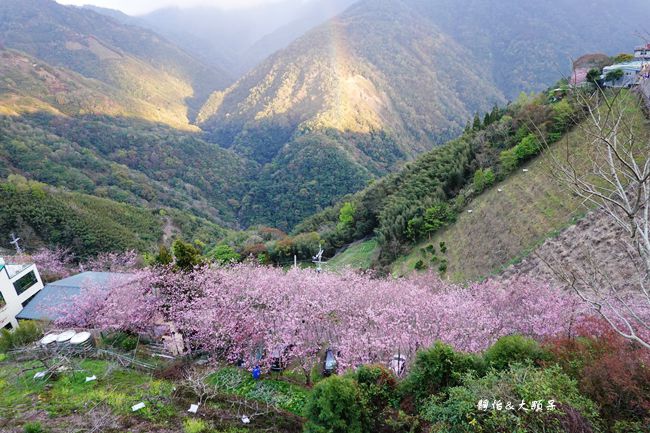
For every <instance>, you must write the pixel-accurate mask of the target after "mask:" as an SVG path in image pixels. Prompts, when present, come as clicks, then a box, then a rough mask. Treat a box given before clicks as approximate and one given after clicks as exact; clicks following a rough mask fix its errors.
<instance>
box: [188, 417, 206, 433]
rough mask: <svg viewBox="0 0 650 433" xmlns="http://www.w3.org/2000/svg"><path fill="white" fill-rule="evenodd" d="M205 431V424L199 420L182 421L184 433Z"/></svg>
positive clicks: (201, 432)
mask: <svg viewBox="0 0 650 433" xmlns="http://www.w3.org/2000/svg"><path fill="white" fill-rule="evenodd" d="M207 429H208V426H207V424H206V423H205V421H203V420H201V419H194V418H188V419H186V420H185V421H183V431H184V432H185V433H203V432H204V431H206V430H207Z"/></svg>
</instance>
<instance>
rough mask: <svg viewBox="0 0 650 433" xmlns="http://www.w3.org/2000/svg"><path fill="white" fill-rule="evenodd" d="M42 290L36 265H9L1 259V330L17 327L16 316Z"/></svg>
mask: <svg viewBox="0 0 650 433" xmlns="http://www.w3.org/2000/svg"><path fill="white" fill-rule="evenodd" d="M42 288H43V281H42V280H41V276H40V274H39V273H38V270H37V269H36V265H33V264H27V265H24V264H23V265H19V264H7V263H5V262H4V260H3V259H2V258H0V328H15V327H17V326H18V321H17V320H16V316H17V315H18V314H19V313H20V312H21V311H22V309H23V307H24V306H25V305H27V302H28V301H29V300H30V299H31V298H32V297H33V296H34V295H36V294H37V293H38V292H40V291H41V289H42Z"/></svg>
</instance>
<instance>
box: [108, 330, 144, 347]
mask: <svg viewBox="0 0 650 433" xmlns="http://www.w3.org/2000/svg"><path fill="white" fill-rule="evenodd" d="M102 342H103V343H104V344H105V345H107V346H111V347H114V348H116V349H120V350H124V351H125V352H131V351H132V350H135V348H136V347H137V346H138V337H137V336H135V335H131V334H127V333H126V332H114V333H112V334H110V335H107V336H105V337H102Z"/></svg>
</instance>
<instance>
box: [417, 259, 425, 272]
mask: <svg viewBox="0 0 650 433" xmlns="http://www.w3.org/2000/svg"><path fill="white" fill-rule="evenodd" d="M426 268H427V265H425V264H424V261H422V260H418V261H417V262H415V270H416V271H423V270H425V269H426Z"/></svg>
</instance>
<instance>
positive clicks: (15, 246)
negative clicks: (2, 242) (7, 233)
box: [9, 233, 23, 256]
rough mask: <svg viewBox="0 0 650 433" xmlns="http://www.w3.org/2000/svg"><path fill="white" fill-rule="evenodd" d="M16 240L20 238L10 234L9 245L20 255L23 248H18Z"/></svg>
mask: <svg viewBox="0 0 650 433" xmlns="http://www.w3.org/2000/svg"><path fill="white" fill-rule="evenodd" d="M18 241H20V238H17V237H16V235H15V234H13V233H12V234H11V242H9V243H10V244H11V245H13V246H14V248H16V254H17V255H19V256H21V255H22V254H23V249H22V248H20V245H19V244H18Z"/></svg>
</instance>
